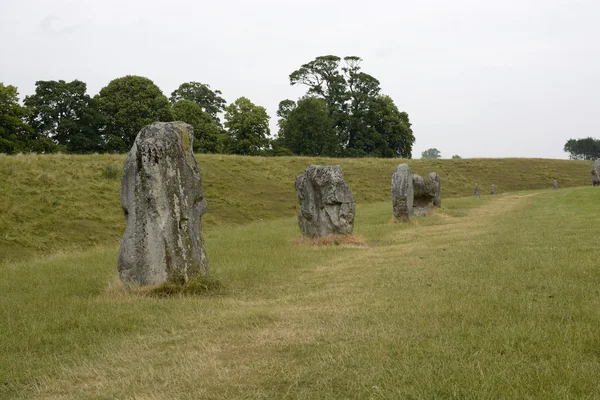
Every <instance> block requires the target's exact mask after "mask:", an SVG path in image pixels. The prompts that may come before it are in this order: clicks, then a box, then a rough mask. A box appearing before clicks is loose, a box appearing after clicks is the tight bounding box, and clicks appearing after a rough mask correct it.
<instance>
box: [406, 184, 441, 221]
mask: <svg viewBox="0 0 600 400" xmlns="http://www.w3.org/2000/svg"><path fill="white" fill-rule="evenodd" d="M412 178H413V179H412V181H413V188H414V194H415V196H414V200H413V215H417V216H424V215H427V214H430V213H431V212H433V201H434V200H435V195H436V183H435V181H432V180H431V179H424V178H423V177H422V176H421V175H417V174H413V176H412Z"/></svg>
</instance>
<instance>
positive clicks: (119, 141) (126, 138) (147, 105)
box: [96, 75, 173, 152]
mask: <svg viewBox="0 0 600 400" xmlns="http://www.w3.org/2000/svg"><path fill="white" fill-rule="evenodd" d="M96 99H97V101H98V109H99V110H100V112H101V113H102V115H103V116H104V117H105V118H106V127H105V130H104V134H105V138H106V142H107V144H106V146H107V150H108V151H113V152H124V151H127V150H128V149H129V148H131V146H132V145H133V141H134V140H135V137H136V135H137V134H138V132H139V131H140V129H142V128H143V127H144V126H146V125H148V124H151V123H152V122H157V121H163V122H168V121H172V120H173V115H172V113H171V107H170V105H169V100H167V98H166V97H165V95H164V94H163V93H162V92H161V90H160V89H159V88H158V86H156V85H155V84H154V82H152V81H151V80H150V79H148V78H144V77H141V76H134V75H127V76H124V77H122V78H117V79H115V80H113V81H111V82H110V83H109V84H108V85H107V86H105V87H104V88H102V90H100V93H99V94H98V95H97V96H96Z"/></svg>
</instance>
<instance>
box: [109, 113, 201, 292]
mask: <svg viewBox="0 0 600 400" xmlns="http://www.w3.org/2000/svg"><path fill="white" fill-rule="evenodd" d="M193 140H194V133H193V128H192V127H191V126H190V125H188V124H185V123H183V122H155V123H153V124H151V125H148V126H146V127H144V128H142V130H141V131H140V132H139V133H138V135H137V137H136V138H135V142H134V143H133V146H132V147H131V150H130V151H129V154H128V155H127V159H126V160H125V167H124V169H123V178H122V181H121V206H122V208H123V213H124V214H125V219H126V220H127V227H126V228H125V233H124V234H123V239H122V241H121V248H120V249H119V261H118V265H119V278H121V280H122V281H124V282H135V283H138V284H140V285H157V284H162V283H166V282H174V283H181V284H182V283H185V282H188V281H189V280H191V279H194V278H195V277H197V276H198V275H208V273H209V267H208V261H207V259H206V251H205V247H204V240H203V238H202V229H201V217H202V214H204V212H205V210H206V200H204V195H203V193H202V177H201V176H200V168H199V167H198V164H197V163H196V160H195V158H194V153H193V152H192V148H193Z"/></svg>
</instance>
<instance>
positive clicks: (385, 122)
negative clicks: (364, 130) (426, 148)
mask: <svg viewBox="0 0 600 400" xmlns="http://www.w3.org/2000/svg"><path fill="white" fill-rule="evenodd" d="M369 122H370V123H371V124H372V126H373V127H374V129H375V130H376V131H377V133H378V134H379V135H381V138H382V139H383V141H384V142H383V145H382V146H381V147H379V148H378V149H374V150H375V152H374V154H373V155H376V156H378V157H402V158H412V146H413V144H414V142H415V136H414V135H413V131H412V129H411V123H410V120H409V119H408V114H407V113H405V112H401V111H400V110H398V107H396V105H395V104H394V101H393V100H392V98H391V97H389V96H378V97H376V98H375V99H373V104H372V105H371V115H370V117H369Z"/></svg>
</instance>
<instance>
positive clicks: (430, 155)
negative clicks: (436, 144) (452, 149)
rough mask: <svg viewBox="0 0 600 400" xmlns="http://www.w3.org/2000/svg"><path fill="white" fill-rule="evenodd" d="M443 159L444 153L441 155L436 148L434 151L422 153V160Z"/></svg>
mask: <svg viewBox="0 0 600 400" xmlns="http://www.w3.org/2000/svg"><path fill="white" fill-rule="evenodd" d="M441 157H442V153H440V151H439V150H438V149H436V148H432V149H427V150H425V151H424V152H422V153H421V158H435V159H437V158H441Z"/></svg>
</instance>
